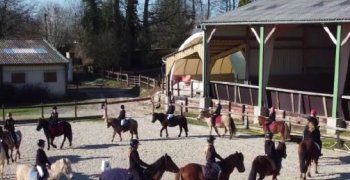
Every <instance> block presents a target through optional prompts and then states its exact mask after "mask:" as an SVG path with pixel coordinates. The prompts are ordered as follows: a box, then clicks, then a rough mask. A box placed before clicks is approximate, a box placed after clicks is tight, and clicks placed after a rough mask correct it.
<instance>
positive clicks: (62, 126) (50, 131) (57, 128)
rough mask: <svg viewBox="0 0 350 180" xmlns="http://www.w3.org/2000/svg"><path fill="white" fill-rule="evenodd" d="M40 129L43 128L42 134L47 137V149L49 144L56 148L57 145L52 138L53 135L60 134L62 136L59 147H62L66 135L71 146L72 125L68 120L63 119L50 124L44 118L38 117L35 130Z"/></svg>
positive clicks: (53, 137)
mask: <svg viewBox="0 0 350 180" xmlns="http://www.w3.org/2000/svg"><path fill="white" fill-rule="evenodd" d="M41 129H44V134H45V136H46V139H47V144H48V145H47V150H50V145H52V146H53V147H54V148H57V146H56V145H55V144H53V140H54V139H55V137H58V136H61V135H64V138H63V142H62V144H61V147H60V148H61V149H62V147H63V144H64V142H65V141H66V137H67V138H68V141H69V146H72V138H73V135H72V127H71V125H70V124H69V123H68V122H66V121H63V122H59V123H57V124H55V125H53V126H52V125H50V124H49V122H48V121H46V120H44V119H39V122H38V126H37V127H36V130H37V131H40V130H41Z"/></svg>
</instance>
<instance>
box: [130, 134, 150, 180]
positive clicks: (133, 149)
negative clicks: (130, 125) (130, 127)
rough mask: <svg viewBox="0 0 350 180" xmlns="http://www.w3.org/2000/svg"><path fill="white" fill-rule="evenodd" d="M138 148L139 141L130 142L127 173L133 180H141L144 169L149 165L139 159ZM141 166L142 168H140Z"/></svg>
mask: <svg viewBox="0 0 350 180" xmlns="http://www.w3.org/2000/svg"><path fill="white" fill-rule="evenodd" d="M138 147H139V141H138V140H136V139H132V140H130V154H129V171H130V173H131V174H132V176H133V178H132V179H133V180H142V179H144V178H143V171H144V168H143V167H146V168H149V167H150V165H148V164H147V163H145V162H143V161H142V160H141V159H140V155H139V153H138V152H137V148H138ZM142 166H143V167H142Z"/></svg>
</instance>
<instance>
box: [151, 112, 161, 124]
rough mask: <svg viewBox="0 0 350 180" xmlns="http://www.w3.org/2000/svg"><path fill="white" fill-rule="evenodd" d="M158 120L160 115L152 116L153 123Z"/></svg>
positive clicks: (154, 114)
mask: <svg viewBox="0 0 350 180" xmlns="http://www.w3.org/2000/svg"><path fill="white" fill-rule="evenodd" d="M157 119H159V114H158V113H153V114H152V123H154V122H156V121H157Z"/></svg>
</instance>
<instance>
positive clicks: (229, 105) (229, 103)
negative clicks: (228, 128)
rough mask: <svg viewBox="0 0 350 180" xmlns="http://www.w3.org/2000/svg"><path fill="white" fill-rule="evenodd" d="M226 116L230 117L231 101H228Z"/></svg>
mask: <svg viewBox="0 0 350 180" xmlns="http://www.w3.org/2000/svg"><path fill="white" fill-rule="evenodd" d="M228 112H229V113H228V116H229V117H231V101H229V102H228Z"/></svg>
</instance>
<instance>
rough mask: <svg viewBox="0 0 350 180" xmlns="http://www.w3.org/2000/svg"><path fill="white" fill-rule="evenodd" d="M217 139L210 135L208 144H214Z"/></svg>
mask: <svg viewBox="0 0 350 180" xmlns="http://www.w3.org/2000/svg"><path fill="white" fill-rule="evenodd" d="M215 139H216V138H215V137H214V136H212V135H210V136H208V137H207V141H208V143H213V142H214V140H215Z"/></svg>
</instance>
